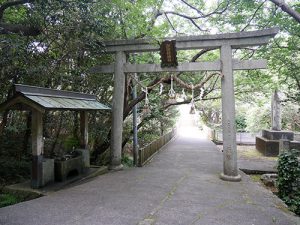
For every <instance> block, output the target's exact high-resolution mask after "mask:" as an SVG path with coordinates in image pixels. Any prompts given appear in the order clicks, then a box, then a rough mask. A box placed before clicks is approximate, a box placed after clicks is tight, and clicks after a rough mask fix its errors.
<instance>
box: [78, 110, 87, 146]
mask: <svg viewBox="0 0 300 225" xmlns="http://www.w3.org/2000/svg"><path fill="white" fill-rule="evenodd" d="M88 138H89V131H88V112H87V111H81V112H80V147H81V148H83V149H88Z"/></svg>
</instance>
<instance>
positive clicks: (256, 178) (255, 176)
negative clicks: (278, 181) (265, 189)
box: [250, 174, 261, 182]
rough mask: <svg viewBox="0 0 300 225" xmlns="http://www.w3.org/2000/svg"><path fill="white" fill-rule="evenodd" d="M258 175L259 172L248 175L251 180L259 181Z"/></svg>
mask: <svg viewBox="0 0 300 225" xmlns="http://www.w3.org/2000/svg"><path fill="white" fill-rule="evenodd" d="M260 177H261V175H259V174H254V175H250V178H251V180H252V181H254V182H261V181H260Z"/></svg>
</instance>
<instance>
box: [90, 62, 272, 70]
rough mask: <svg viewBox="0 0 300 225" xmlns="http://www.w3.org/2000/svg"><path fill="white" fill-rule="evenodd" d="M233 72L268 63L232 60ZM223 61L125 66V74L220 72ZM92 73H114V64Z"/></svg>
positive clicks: (101, 67) (261, 67) (128, 64)
mask: <svg viewBox="0 0 300 225" xmlns="http://www.w3.org/2000/svg"><path fill="white" fill-rule="evenodd" d="M232 65H233V70H253V69H265V68H267V61H266V60H264V59H259V60H242V61H239V60H236V59H233V60H232ZM221 69H222V65H221V61H220V60H217V61H213V62H189V63H182V64H180V65H178V67H164V68H163V67H161V65H159V64H130V63H125V64H124V66H123V71H124V73H159V72H196V71H220V70H221ZM89 72H90V73H114V64H111V65H103V66H95V67H93V68H91V69H90V70H89Z"/></svg>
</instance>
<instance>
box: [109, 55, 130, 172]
mask: <svg viewBox="0 0 300 225" xmlns="http://www.w3.org/2000/svg"><path fill="white" fill-rule="evenodd" d="M125 62H126V56H125V53H124V52H116V62H115V68H114V69H115V74H114V92H113V101H112V132H111V145H110V148H111V150H110V151H111V158H110V167H109V169H111V170H120V169H122V168H123V165H122V164H121V158H122V132H123V111H124V89H125V74H124V70H123V66H124V64H125Z"/></svg>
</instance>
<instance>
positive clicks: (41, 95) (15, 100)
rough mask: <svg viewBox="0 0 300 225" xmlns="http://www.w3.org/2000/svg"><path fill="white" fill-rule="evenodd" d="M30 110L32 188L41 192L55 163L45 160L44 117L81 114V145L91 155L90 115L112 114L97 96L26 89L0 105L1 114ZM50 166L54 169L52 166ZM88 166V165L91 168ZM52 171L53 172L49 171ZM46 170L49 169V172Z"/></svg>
mask: <svg viewBox="0 0 300 225" xmlns="http://www.w3.org/2000/svg"><path fill="white" fill-rule="evenodd" d="M11 109H12V110H29V111H31V112H32V124H31V127H32V128H31V136H32V155H33V159H32V176H31V186H32V187H33V188H39V187H42V186H44V185H45V184H46V183H47V182H49V179H50V178H49V177H51V176H49V173H54V171H53V170H54V164H53V163H54V161H53V160H50V159H46V158H44V157H43V148H44V145H43V113H45V112H46V111H50V110H54V111H57V110H72V111H78V112H80V133H81V137H80V145H81V148H82V149H85V150H87V151H88V112H89V111H93V110H110V108H109V107H107V106H105V105H103V104H101V103H100V102H98V101H97V98H96V96H95V95H90V94H82V93H78V92H70V91H60V90H53V89H48V88H41V87H33V86H27V85H15V86H14V94H13V96H12V98H10V99H8V100H7V101H6V102H4V103H2V104H0V111H4V110H11ZM49 162H51V163H52V164H53V165H50V166H49V164H51V163H49ZM88 165H89V164H88ZM49 167H50V169H49ZM46 168H48V169H47V170H46Z"/></svg>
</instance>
